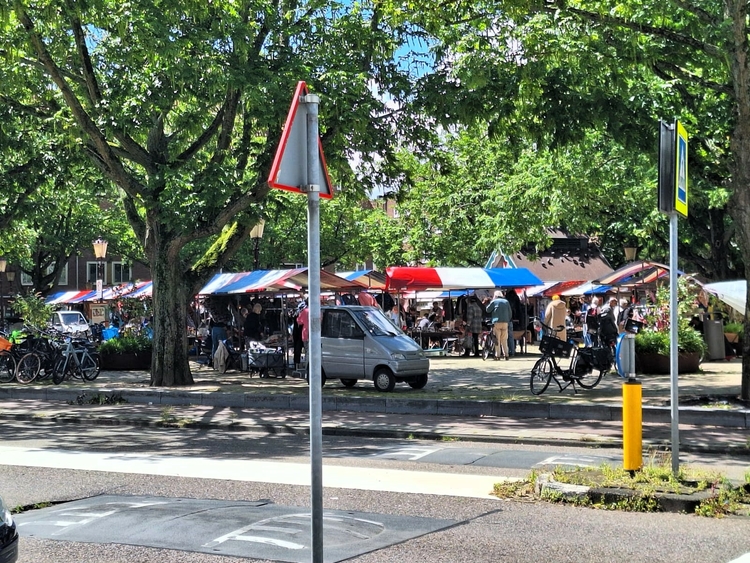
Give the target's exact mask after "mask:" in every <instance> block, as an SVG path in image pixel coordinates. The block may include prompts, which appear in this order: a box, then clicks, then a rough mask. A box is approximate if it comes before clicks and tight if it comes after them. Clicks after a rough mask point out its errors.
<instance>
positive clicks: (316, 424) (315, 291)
mask: <svg viewBox="0 0 750 563" xmlns="http://www.w3.org/2000/svg"><path fill="white" fill-rule="evenodd" d="M300 102H301V103H304V104H306V105H307V182H308V183H307V263H308V272H307V275H308V280H309V288H308V292H309V294H308V307H309V308H310V334H309V350H308V351H309V353H310V358H309V362H308V369H309V370H310V371H309V374H310V375H309V383H310V471H311V487H310V493H311V498H310V504H311V509H312V513H311V515H312V518H311V529H310V532H311V536H312V537H311V540H312V554H311V555H312V562H313V563H323V454H322V451H323V428H322V389H321V388H322V383H321V366H320V364H321V338H320V183H319V182H320V181H324V180H325V179H324V178H318V162H319V160H320V153H319V149H318V142H319V140H318V103H319V102H320V99H319V98H318V96H316V95H314V94H308V95H306V96H303V97H302V100H300Z"/></svg>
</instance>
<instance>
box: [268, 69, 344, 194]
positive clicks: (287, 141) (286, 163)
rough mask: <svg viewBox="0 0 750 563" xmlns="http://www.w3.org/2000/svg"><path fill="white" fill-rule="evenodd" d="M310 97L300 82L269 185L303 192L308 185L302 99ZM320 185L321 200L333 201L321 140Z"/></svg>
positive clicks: (305, 116)
mask: <svg viewBox="0 0 750 563" xmlns="http://www.w3.org/2000/svg"><path fill="white" fill-rule="evenodd" d="M307 94H308V91H307V85H306V84H305V83H304V82H302V81H300V82H298V83H297V89H296V90H295V92H294V98H292V106H291V107H290V108H289V113H288V114H287V116H286V123H285V124H284V131H283V132H282V134H281V142H280V143H279V148H278V149H276V156H275V157H274V159H273V164H272V165H271V173H270V174H269V176H268V185H269V186H271V187H272V188H278V189H280V190H287V191H290V192H299V193H304V190H303V189H302V186H304V185H305V184H307V183H308V182H307V109H306V107H307V104H300V98H301V97H302V96H306V95H307ZM318 154H319V155H320V158H319V159H318V182H319V184H320V197H324V198H327V199H331V198H332V197H333V185H332V184H331V178H330V177H329V176H328V167H327V166H326V159H325V156H323V143H321V141H320V137H318Z"/></svg>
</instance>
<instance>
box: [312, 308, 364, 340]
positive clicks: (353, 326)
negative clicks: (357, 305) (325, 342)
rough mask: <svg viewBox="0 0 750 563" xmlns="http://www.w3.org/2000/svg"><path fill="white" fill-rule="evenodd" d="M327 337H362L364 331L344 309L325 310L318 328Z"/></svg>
mask: <svg viewBox="0 0 750 563" xmlns="http://www.w3.org/2000/svg"><path fill="white" fill-rule="evenodd" d="M320 332H321V336H325V337H327V338H362V337H363V336H364V333H363V332H362V329H360V328H359V327H358V326H357V323H355V322H354V319H353V318H352V317H351V315H350V314H349V313H348V312H346V311H326V312H325V315H324V317H323V323H322V326H321V329H320Z"/></svg>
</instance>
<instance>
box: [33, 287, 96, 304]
mask: <svg viewBox="0 0 750 563" xmlns="http://www.w3.org/2000/svg"><path fill="white" fill-rule="evenodd" d="M94 293H95V292H94ZM89 294H91V290H90V289H86V290H84V291H61V292H60V293H55V294H54V295H50V296H49V297H47V299H45V300H44V302H45V303H46V304H47V305H60V304H62V303H80V301H81V297H86V296H88V295H89Z"/></svg>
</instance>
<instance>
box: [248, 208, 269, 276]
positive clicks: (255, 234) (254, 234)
mask: <svg viewBox="0 0 750 563" xmlns="http://www.w3.org/2000/svg"><path fill="white" fill-rule="evenodd" d="M265 226H266V222H265V220H263V219H259V220H258V222H257V223H255V226H254V227H253V229H252V230H251V231H250V238H251V239H253V242H254V243H255V249H254V253H253V270H257V269H258V262H259V260H258V258H259V250H260V239H262V238H263V229H264V227H265Z"/></svg>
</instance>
